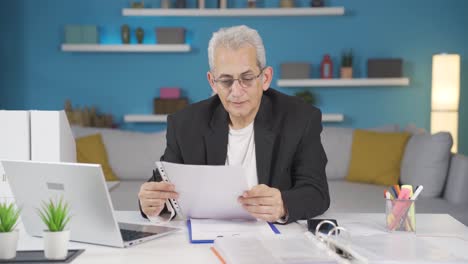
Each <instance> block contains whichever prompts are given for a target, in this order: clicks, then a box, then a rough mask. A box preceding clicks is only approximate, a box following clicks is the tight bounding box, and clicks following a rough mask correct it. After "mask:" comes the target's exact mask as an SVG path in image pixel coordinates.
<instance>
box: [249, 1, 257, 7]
mask: <svg viewBox="0 0 468 264" xmlns="http://www.w3.org/2000/svg"><path fill="white" fill-rule="evenodd" d="M247 7H248V8H255V7H257V1H256V0H247Z"/></svg>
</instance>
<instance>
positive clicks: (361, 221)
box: [19, 211, 468, 264]
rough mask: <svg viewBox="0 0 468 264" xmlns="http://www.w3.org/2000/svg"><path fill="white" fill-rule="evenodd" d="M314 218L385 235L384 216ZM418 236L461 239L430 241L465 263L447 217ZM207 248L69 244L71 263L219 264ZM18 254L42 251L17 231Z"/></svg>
mask: <svg viewBox="0 0 468 264" xmlns="http://www.w3.org/2000/svg"><path fill="white" fill-rule="evenodd" d="M116 214H117V218H118V219H119V221H121V222H127V223H145V224H149V223H148V222H147V220H145V219H142V218H141V217H140V213H139V212H132V211H118V212H116ZM317 218H334V219H337V220H338V224H340V225H341V226H344V227H347V228H348V229H350V231H351V233H352V235H367V234H372V233H375V232H384V229H383V228H384V215H383V214H325V215H323V216H320V217H317ZM416 221H417V223H416V226H417V232H418V234H420V235H429V234H431V236H433V235H435V236H437V235H449V236H461V237H462V238H464V239H465V240H463V243H460V244H457V245H453V243H452V244H448V243H445V242H444V239H446V238H444V237H436V238H435V237H430V238H428V239H437V241H439V240H440V241H441V244H444V248H447V250H450V251H456V252H458V254H457V255H459V254H460V252H462V253H461V254H464V255H459V256H460V257H464V258H466V259H467V260H468V252H467V250H466V249H467V248H468V228H467V227H466V226H464V225H463V224H461V223H460V222H458V221H457V220H455V219H454V218H453V217H451V216H449V215H442V214H418V215H417V216H416ZM171 225H173V226H185V222H182V221H176V222H172V223H171ZM277 227H278V229H279V230H280V232H281V233H282V234H288V235H294V234H302V233H303V232H305V231H306V229H307V228H306V224H305V221H300V222H299V223H292V224H289V225H284V226H283V225H277ZM210 246H211V245H210V244H190V242H189V240H188V234H187V230H186V229H184V230H182V231H180V232H178V233H176V234H171V235H168V236H165V237H161V238H158V239H155V240H153V241H149V242H146V243H143V244H140V245H137V246H135V247H131V248H125V249H121V248H111V247H104V246H95V245H88V244H82V243H70V248H73V249H76V248H85V249H86V251H85V252H84V253H83V254H82V255H80V256H79V257H78V258H77V259H75V260H74V261H73V263H76V264H80V263H85V264H88V263H122V264H124V263H125V264H126V263H151V264H154V263H220V262H219V261H218V259H217V258H216V257H215V256H214V255H213V253H211V251H210V250H209V248H210ZM19 249H20V250H26V249H28V250H33V249H36V250H41V249H43V243H42V239H41V238H35V237H30V236H28V235H27V234H26V233H25V231H24V230H21V231H20V244H19Z"/></svg>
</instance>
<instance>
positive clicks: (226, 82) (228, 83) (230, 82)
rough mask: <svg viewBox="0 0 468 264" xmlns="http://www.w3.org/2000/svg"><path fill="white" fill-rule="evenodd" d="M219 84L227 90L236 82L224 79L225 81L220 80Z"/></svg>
mask: <svg viewBox="0 0 468 264" xmlns="http://www.w3.org/2000/svg"><path fill="white" fill-rule="evenodd" d="M219 83H220V84H221V86H222V87H223V88H225V89H229V88H231V86H232V84H233V83H234V80H233V79H223V80H219Z"/></svg>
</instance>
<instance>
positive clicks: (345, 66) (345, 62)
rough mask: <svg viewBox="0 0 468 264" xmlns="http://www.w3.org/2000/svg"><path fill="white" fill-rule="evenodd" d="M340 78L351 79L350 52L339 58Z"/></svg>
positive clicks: (351, 63)
mask: <svg viewBox="0 0 468 264" xmlns="http://www.w3.org/2000/svg"><path fill="white" fill-rule="evenodd" d="M340 76H341V78H342V79H351V78H353V53H352V51H351V50H350V51H349V52H345V53H343V55H342V56H341V69H340Z"/></svg>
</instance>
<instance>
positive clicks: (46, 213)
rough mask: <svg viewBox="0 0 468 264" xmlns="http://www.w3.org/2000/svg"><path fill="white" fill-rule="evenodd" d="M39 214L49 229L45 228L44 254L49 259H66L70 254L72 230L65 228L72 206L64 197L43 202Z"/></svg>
mask: <svg viewBox="0 0 468 264" xmlns="http://www.w3.org/2000/svg"><path fill="white" fill-rule="evenodd" d="M38 213H39V216H40V217H41V219H42V221H43V222H44V224H45V225H46V226H47V230H44V254H45V257H46V258H48V259H65V258H66V257H67V254H68V241H69V240H70V230H65V227H66V225H67V224H68V222H69V221H70V219H71V216H70V208H69V206H68V204H67V203H66V202H64V201H63V199H60V200H58V201H55V202H54V201H53V200H52V199H50V201H49V202H48V203H46V202H43V205H42V208H41V209H38Z"/></svg>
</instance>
